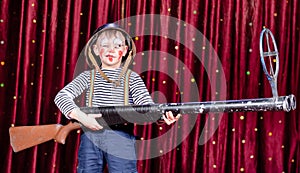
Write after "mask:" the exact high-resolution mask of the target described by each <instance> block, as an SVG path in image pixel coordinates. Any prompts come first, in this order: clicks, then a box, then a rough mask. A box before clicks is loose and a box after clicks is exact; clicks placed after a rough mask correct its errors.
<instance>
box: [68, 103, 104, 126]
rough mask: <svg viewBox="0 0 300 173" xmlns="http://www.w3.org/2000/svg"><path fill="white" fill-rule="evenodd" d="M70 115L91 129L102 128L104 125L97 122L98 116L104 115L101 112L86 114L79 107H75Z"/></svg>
mask: <svg viewBox="0 0 300 173" xmlns="http://www.w3.org/2000/svg"><path fill="white" fill-rule="evenodd" d="M69 117H70V118H72V119H75V120H77V121H79V122H80V123H81V124H82V125H84V126H85V127H87V128H89V129H91V130H101V129H103V127H102V126H101V125H100V124H99V123H98V122H97V120H96V118H100V117H102V115H101V114H88V115H87V114H86V113H84V112H82V111H81V110H80V109H79V108H75V109H73V110H72V112H71V113H70V114H69Z"/></svg>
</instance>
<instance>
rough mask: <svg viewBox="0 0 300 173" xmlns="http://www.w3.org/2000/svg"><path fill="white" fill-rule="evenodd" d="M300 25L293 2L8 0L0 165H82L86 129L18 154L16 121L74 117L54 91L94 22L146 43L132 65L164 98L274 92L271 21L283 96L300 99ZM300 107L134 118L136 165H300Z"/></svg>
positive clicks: (265, 168)
mask: <svg viewBox="0 0 300 173" xmlns="http://www.w3.org/2000/svg"><path fill="white" fill-rule="evenodd" d="M150 14H151V15H150ZM157 16H159V17H160V18H159V20H158V18H157ZM299 21H300V3H299V2H298V1H296V0H290V1H270V0H268V1H263V0H252V1H241V0H239V1H232V0H223V1H220V0H219V1H209V0H206V1H203V0H195V1H183V0H175V1H171V0H166V1H159V0H154V1H133V0H128V1H125V0H103V1H94V0H85V1H83V0H64V1H63V0H53V1H50V0H39V1H37V0H31V1H25V0H23V1H19V2H18V1H12V0H2V1H1V11H0V31H1V32H0V63H1V64H0V94H1V99H0V111H1V112H0V127H1V128H0V140H1V141H0V145H1V150H0V163H1V165H0V171H1V172H5V173H6V172H7V173H8V172H75V171H76V166H77V159H76V158H77V149H78V145H79V135H80V131H74V132H72V133H71V134H70V135H69V136H68V138H67V141H66V144H65V145H61V144H57V143H55V142H53V141H49V142H46V143H43V144H40V145H38V146H36V147H32V148H30V149H26V150H23V151H20V152H17V153H14V152H13V151H12V148H11V147H10V142H9V133H8V129H9V127H11V126H21V125H45V124H56V123H61V124H66V123H67V120H66V119H65V118H64V115H62V114H61V113H60V112H59V110H58V109H57V107H56V106H55V104H54V102H53V99H54V97H55V95H56V93H57V92H58V91H59V90H60V89H61V88H62V87H63V86H64V85H66V84H67V83H68V82H70V81H71V80H72V79H73V77H74V70H75V67H76V63H77V60H78V57H79V54H80V52H81V50H82V48H83V47H84V45H85V43H86V42H87V40H88V39H89V37H90V35H91V33H92V32H93V31H94V30H95V29H96V28H97V27H99V26H101V25H103V24H105V23H108V22H120V24H122V26H124V27H125V29H126V30H128V31H129V32H132V34H133V36H134V40H135V42H136V46H137V50H138V54H137V57H136V59H135V62H134V65H133V66H132V69H133V70H135V71H137V72H139V73H140V75H141V76H142V77H143V79H144V81H145V84H146V86H147V88H148V89H149V91H150V92H151V94H152V96H153V99H154V100H155V101H156V102H159V103H164V102H188V101H210V100H224V99H226V100H232V99H247V98H249V99H251V98H263V97H272V94H271V89H270V87H269V84H268V81H267V79H266V77H265V75H264V73H263V71H262V68H261V64H260V58H259V57H260V54H259V38H260V32H261V31H262V29H263V28H269V29H270V30H271V31H272V33H273V34H274V37H275V39H276V42H277V47H278V51H279V58H280V68H279V69H280V72H279V75H278V93H279V95H289V94H294V95H295V96H296V98H300V92H299V89H298V88H299V86H300V81H299V78H300V76H299V75H300V71H299V68H300V62H299V60H300V52H299V49H300V44H299V43H300V32H299V30H300V29H299V28H300V23H299ZM174 22H175V23H174ZM199 33H202V34H203V35H204V37H205V38H207V41H206V40H205V39H204V38H203V37H201V36H202V35H201V34H200V35H199ZM199 43H201V44H199ZM195 86H196V89H195ZM297 106H298V109H296V110H295V111H291V112H288V113H285V112H259V113H257V112H253V113H242V112H236V113H227V114H206V115H205V114H201V115H200V114H199V115H184V116H183V117H182V118H181V119H180V121H179V122H178V123H176V124H174V125H171V126H167V125H157V124H148V125H136V127H135V133H136V135H138V136H140V137H142V138H143V139H144V140H140V141H139V145H138V150H139V158H141V159H140V160H139V161H138V170H139V172H145V173H146V172H270V173H274V172H286V173H287V172H291V173H294V172H298V173H300V143H299V142H300V132H299V131H300V129H299V124H300V119H299V104H297ZM166 134H167V135H166ZM155 138H160V140H157V141H155V142H149V141H151V139H155ZM153 153H154V155H153V156H152V154H153Z"/></svg>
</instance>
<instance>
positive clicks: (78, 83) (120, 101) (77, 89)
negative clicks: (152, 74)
mask: <svg viewBox="0 0 300 173" xmlns="http://www.w3.org/2000/svg"><path fill="white" fill-rule="evenodd" d="M121 70H122V68H118V69H114V70H111V69H102V71H103V72H104V73H105V74H106V76H107V77H108V78H109V79H110V80H117V79H118V77H119V74H120V72H121ZM90 86H91V71H84V72H82V73H81V74H79V75H78V76H77V77H76V78H75V79H74V80H73V81H71V82H70V83H69V84H67V85H66V86H65V87H64V88H63V89H62V90H60V91H59V92H58V94H57V95H56V97H55V99H54V102H55V104H56V105H57V107H58V108H59V109H60V111H61V112H62V113H63V114H64V115H65V116H66V117H67V118H69V117H68V114H69V113H70V112H71V111H72V110H73V109H75V108H77V107H78V106H77V105H76V103H75V102H74V99H75V98H76V97H78V96H79V95H81V94H82V93H83V92H86V99H85V100H86V101H85V104H86V106H88V96H89V92H90ZM129 104H135V105H145V104H153V100H152V98H151V96H150V94H149V92H148V90H147V88H146V86H145V84H144V82H143V80H142V79H141V77H140V76H139V75H138V74H137V73H136V72H133V71H132V73H131V74H130V77H129ZM117 105H124V76H123V78H122V79H121V85H120V86H118V87H117V86H115V84H112V83H110V82H108V81H106V80H105V79H103V77H102V76H101V75H100V73H98V72H96V75H95V81H94V94H93V99H92V106H93V107H99V106H117Z"/></svg>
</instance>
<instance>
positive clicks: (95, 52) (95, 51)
mask: <svg viewBox="0 0 300 173" xmlns="http://www.w3.org/2000/svg"><path fill="white" fill-rule="evenodd" d="M92 47H93V51H94V54H95V55H97V56H99V49H98V46H97V45H95V44H94V45H93V46H92Z"/></svg>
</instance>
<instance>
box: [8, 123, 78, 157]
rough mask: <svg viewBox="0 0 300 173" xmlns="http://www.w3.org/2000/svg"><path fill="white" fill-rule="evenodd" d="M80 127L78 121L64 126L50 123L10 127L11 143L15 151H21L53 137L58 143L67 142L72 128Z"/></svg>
mask: <svg viewBox="0 0 300 173" xmlns="http://www.w3.org/2000/svg"><path fill="white" fill-rule="evenodd" d="M79 128H80V124H79V123H77V122H69V123H68V124H67V125H64V126H63V125H61V124H50V125H37V126H19V127H10V128H9V137H10V144H11V146H12V148H13V151H14V152H19V151H21V150H24V149H27V148H30V147H33V146H36V145H38V144H41V143H44V142H47V141H50V140H52V139H54V140H55V141H56V142H58V143H61V144H65V140H66V137H67V136H68V134H69V133H70V132H71V131H72V130H75V129H79Z"/></svg>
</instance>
